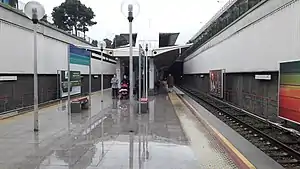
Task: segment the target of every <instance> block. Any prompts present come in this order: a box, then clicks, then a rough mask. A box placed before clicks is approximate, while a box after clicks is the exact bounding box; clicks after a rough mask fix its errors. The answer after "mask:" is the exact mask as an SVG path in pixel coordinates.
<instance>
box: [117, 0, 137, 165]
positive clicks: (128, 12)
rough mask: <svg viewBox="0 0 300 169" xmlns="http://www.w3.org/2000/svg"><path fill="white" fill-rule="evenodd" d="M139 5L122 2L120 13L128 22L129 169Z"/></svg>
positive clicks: (131, 152)
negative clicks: (134, 33) (134, 37)
mask: <svg viewBox="0 0 300 169" xmlns="http://www.w3.org/2000/svg"><path fill="white" fill-rule="evenodd" d="M139 9H140V8H139V4H138V3H137V2H136V1H134V0H127V1H123V3H122V5H121V10H122V13H123V14H124V15H125V17H127V19H128V21H129V44H130V47H129V83H130V86H129V99H130V101H129V102H130V105H129V111H130V140H129V168H130V169H133V142H134V136H133V131H134V129H133V120H134V114H133V107H132V104H133V100H134V98H133V58H132V55H133V51H132V21H133V19H134V17H136V16H137V15H138V13H139Z"/></svg>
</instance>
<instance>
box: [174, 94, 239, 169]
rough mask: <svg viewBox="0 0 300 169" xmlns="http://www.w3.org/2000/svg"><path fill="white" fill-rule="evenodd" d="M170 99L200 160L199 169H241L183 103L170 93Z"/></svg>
mask: <svg viewBox="0 0 300 169" xmlns="http://www.w3.org/2000/svg"><path fill="white" fill-rule="evenodd" d="M169 98H170V100H171V102H172V104H173V107H174V110H175V112H176V114H177V116H178V118H179V120H180V122H181V125H182V128H183V130H184V132H185V133H186V136H187V137H188V138H189V141H190V146H191V148H192V149H193V151H194V153H195V154H196V156H197V158H198V162H199V167H200V168H205V169H209V168H211V169H219V168H220V169H236V168H239V167H238V165H236V163H235V161H234V160H233V159H232V158H231V157H230V156H229V154H228V153H227V151H226V149H225V148H224V147H223V145H221V144H220V143H219V142H218V139H217V138H215V137H214V136H213V135H212V134H211V132H210V131H209V130H208V129H207V127H206V126H204V124H202V123H201V122H200V121H199V120H198V119H197V118H196V117H195V116H194V115H193V113H192V112H191V111H190V110H189V108H188V107H187V106H186V105H185V104H184V103H183V101H182V100H181V99H180V98H179V97H178V96H177V95H176V94H173V93H169Z"/></svg>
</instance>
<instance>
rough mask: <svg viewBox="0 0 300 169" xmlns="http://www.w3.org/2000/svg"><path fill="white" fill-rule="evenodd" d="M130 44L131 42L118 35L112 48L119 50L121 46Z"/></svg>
mask: <svg viewBox="0 0 300 169" xmlns="http://www.w3.org/2000/svg"><path fill="white" fill-rule="evenodd" d="M128 43H129V41H128V40H127V39H126V38H125V37H124V36H122V35H116V36H115V38H114V40H113V44H112V47H113V48H118V47H120V46H123V45H127V44H128Z"/></svg>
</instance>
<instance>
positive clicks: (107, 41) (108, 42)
mask: <svg viewBox="0 0 300 169" xmlns="http://www.w3.org/2000/svg"><path fill="white" fill-rule="evenodd" d="M103 41H104V42H105V43H106V48H112V41H111V40H109V39H107V38H106V39H103Z"/></svg>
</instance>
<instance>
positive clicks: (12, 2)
mask: <svg viewBox="0 0 300 169" xmlns="http://www.w3.org/2000/svg"><path fill="white" fill-rule="evenodd" d="M8 4H9V5H10V6H11V7H14V8H17V7H18V0H10V1H8Z"/></svg>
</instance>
